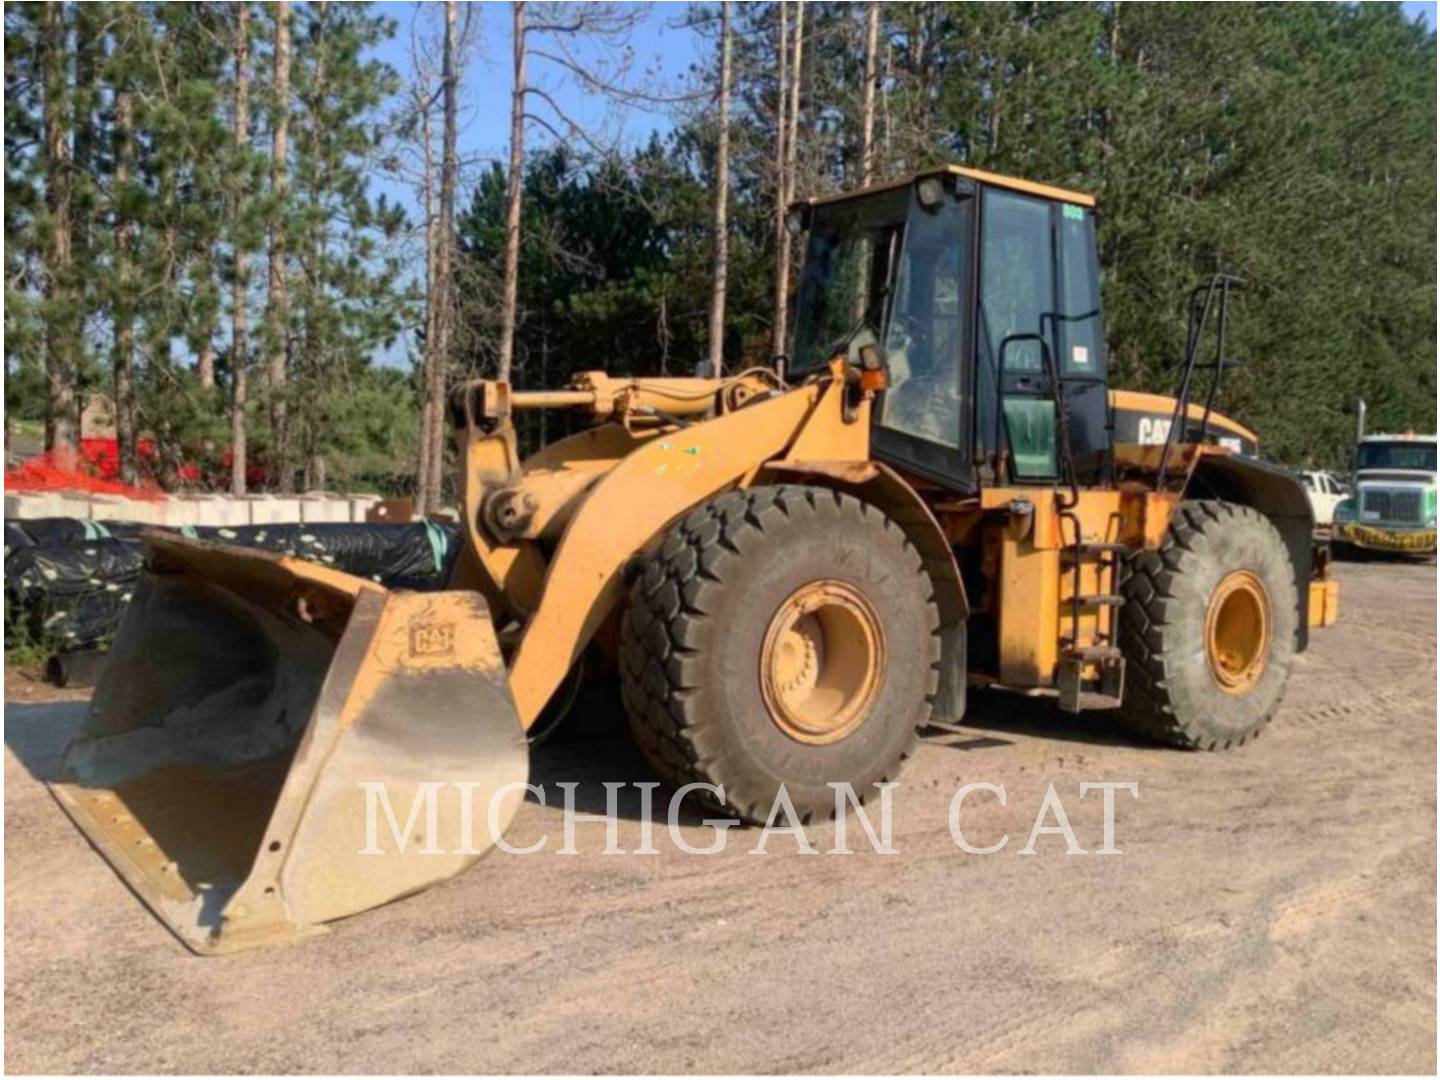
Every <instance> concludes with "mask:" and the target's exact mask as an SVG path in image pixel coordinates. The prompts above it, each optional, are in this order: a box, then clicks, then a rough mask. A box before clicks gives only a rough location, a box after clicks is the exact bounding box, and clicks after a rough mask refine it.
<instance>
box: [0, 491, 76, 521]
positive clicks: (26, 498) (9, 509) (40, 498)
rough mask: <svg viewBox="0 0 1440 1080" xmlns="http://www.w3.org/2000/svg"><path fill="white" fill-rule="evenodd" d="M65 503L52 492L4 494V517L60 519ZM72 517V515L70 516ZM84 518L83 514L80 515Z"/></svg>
mask: <svg viewBox="0 0 1440 1080" xmlns="http://www.w3.org/2000/svg"><path fill="white" fill-rule="evenodd" d="M64 505H65V502H64V500H63V499H61V497H60V495H59V493H58V492H54V491H16V492H9V491H7V492H6V493H5V516H6V517H7V518H28V519H30V520H32V521H33V520H34V519H35V518H45V517H61V516H62V514H61V510H62V508H63V507H64ZM71 516H73V515H71ZM80 516H81V517H85V516H86V515H85V514H81V515H80Z"/></svg>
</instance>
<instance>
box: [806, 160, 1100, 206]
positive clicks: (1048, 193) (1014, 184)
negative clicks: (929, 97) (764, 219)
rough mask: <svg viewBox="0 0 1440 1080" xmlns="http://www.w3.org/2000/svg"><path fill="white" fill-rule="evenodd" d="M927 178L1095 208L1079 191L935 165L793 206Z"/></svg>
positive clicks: (855, 195) (851, 196) (836, 199)
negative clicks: (962, 179)
mask: <svg viewBox="0 0 1440 1080" xmlns="http://www.w3.org/2000/svg"><path fill="white" fill-rule="evenodd" d="M928 176H963V177H965V178H966V179H967V180H973V181H975V182H976V183H977V184H989V185H990V186H991V187H1000V188H1008V189H1010V190H1011V191H1020V192H1023V193H1025V194H1026V195H1038V196H1039V197H1040V198H1042V199H1054V200H1055V201H1057V202H1066V203H1072V204H1074V205H1076V206H1094V205H1095V196H1093V195H1087V194H1085V193H1084V192H1083V191H1071V190H1069V189H1068V188H1059V187H1052V186H1051V185H1049V184H1038V183H1036V182H1035V181H1033V180H1022V179H1020V178H1019V177H1017V176H1005V175H1003V174H1002V173H993V172H986V171H985V170H984V169H972V168H969V167H968V166H965V165H937V166H935V167H933V168H930V169H922V170H921V171H919V172H914V173H910V174H909V175H908V176H901V177H897V178H895V179H893V180H885V181H883V182H881V183H878V184H871V185H870V186H869V187H863V188H857V189H854V190H850V191H837V192H835V193H834V194H831V195H817V196H814V197H813V198H809V199H801V200H799V201H798V202H797V203H796V204H795V205H797V206H823V205H825V204H826V203H834V202H842V201H844V200H846V199H856V198H859V197H860V196H862V195H873V194H875V193H876V192H879V191H893V190H894V189H895V188H901V187H908V186H909V185H910V184H913V183H915V182H916V181H917V180H923V179H925V178H926V177H928Z"/></svg>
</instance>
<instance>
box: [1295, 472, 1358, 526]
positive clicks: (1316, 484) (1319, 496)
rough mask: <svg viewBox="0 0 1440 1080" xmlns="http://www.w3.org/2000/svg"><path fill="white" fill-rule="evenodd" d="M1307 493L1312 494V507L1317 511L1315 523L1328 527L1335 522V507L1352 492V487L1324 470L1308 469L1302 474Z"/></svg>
mask: <svg viewBox="0 0 1440 1080" xmlns="http://www.w3.org/2000/svg"><path fill="white" fill-rule="evenodd" d="M1300 476H1301V480H1302V482H1303V484H1304V486H1305V494H1307V495H1309V496H1310V509H1311V510H1313V511H1314V513H1315V524H1316V525H1318V526H1321V527H1324V528H1328V527H1329V526H1330V525H1332V524H1334V522H1335V507H1337V506H1339V505H1340V503H1342V502H1343V501H1344V500H1345V499H1346V498H1347V497H1348V496H1349V494H1350V489H1349V488H1348V487H1346V486H1345V485H1344V484H1343V483H1341V482H1340V481H1339V480H1337V479H1336V478H1335V477H1334V476H1332V475H1331V474H1330V473H1328V472H1324V471H1323V470H1311V469H1307V470H1305V471H1304V472H1302V473H1301V474H1300Z"/></svg>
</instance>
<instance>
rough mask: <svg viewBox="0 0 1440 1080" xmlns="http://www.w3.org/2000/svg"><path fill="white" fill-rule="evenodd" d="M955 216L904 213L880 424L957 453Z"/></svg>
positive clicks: (948, 208)
mask: <svg viewBox="0 0 1440 1080" xmlns="http://www.w3.org/2000/svg"><path fill="white" fill-rule="evenodd" d="M963 224H964V222H963V218H962V215H961V211H960V208H959V207H958V205H957V204H955V203H954V202H951V201H948V200H947V202H946V203H945V204H944V205H943V206H942V207H940V208H937V209H936V210H933V211H928V210H924V209H917V210H915V211H913V212H912V214H911V219H910V224H909V227H908V228H907V230H906V234H905V245H904V248H903V249H902V251H901V255H900V265H899V269H898V273H897V275H896V279H895V295H894V297H893V299H892V301H891V305H890V322H889V325H888V326H887V328H886V333H885V342H884V344H885V358H886V364H887V366H888V368H889V372H890V388H889V390H888V391H887V392H886V394H885V399H884V403H883V405H882V407H881V415H880V423H881V425H883V426H884V427H887V428H890V429H891V430H893V431H898V432H901V433H903V434H905V435H909V436H913V437H914V438H917V439H923V440H925V441H926V442H930V443H936V444H939V445H941V446H945V447H949V448H951V449H958V448H959V446H960V435H961V426H962V415H961V413H962V407H961V400H962V397H961V378H960V375H961V372H960V361H961V357H962V355H963V346H964V342H965V340H966V335H967V334H968V333H969V322H970V320H969V318H968V307H969V305H968V303H967V296H966V290H965V280H966V277H965V273H964V266H965V264H964V262H963V261H962V259H963V256H964V254H965V252H966V251H967V250H968V245H967V244H966V243H965V239H966V237H965V233H964V231H963Z"/></svg>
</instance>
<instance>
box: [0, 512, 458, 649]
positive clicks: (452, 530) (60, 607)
mask: <svg viewBox="0 0 1440 1080" xmlns="http://www.w3.org/2000/svg"><path fill="white" fill-rule="evenodd" d="M12 524H13V525H14V526H15V528H14V529H13V530H12V528H11V526H12ZM142 528H144V526H137V525H133V524H130V523H112V522H82V521H78V520H76V519H73V518H40V519H35V520H33V521H32V520H26V521H23V522H8V521H7V522H6V530H5V534H6V553H5V619H6V634H7V636H9V635H18V634H24V635H26V636H27V637H28V638H29V640H31V641H35V642H39V643H43V644H45V645H47V646H49V647H51V648H55V649H58V650H62V651H63V650H70V649H76V648H84V647H89V646H93V645H95V644H96V643H99V642H103V641H105V640H106V639H108V638H109V637H110V636H111V635H113V634H114V632H115V629H116V628H117V627H118V626H119V623H120V617H121V615H122V614H123V612H124V609H125V604H126V603H127V602H128V601H129V599H130V594H131V592H132V591H133V589H134V585H135V582H136V580H137V578H138V577H139V575H140V572H141V570H142V568H143V563H144V556H145V546H144V544H143V543H141V542H140V541H139V539H138V536H139V532H140V530H141V529H142ZM100 530H103V533H104V535H98V534H99V532H100ZM164 531H172V532H179V533H181V534H183V535H186V536H190V537H193V538H195V539H200V540H213V541H217V542H219V543H224V544H235V545H237V546H241V547H255V548H263V549H265V550H267V551H276V552H281V553H284V554H287V555H294V556H297V557H299V558H303V559H308V560H310V561H312V562H317V563H322V564H324V565H326V566H333V567H335V568H336V569H337V570H343V571H345V572H346V573H349V574H355V575H356V576H358V577H365V578H369V579H370V580H372V581H378V582H380V583H381V584H383V585H385V586H386V587H389V588H403V589H422V590H423V589H438V588H440V587H442V586H443V585H444V583H445V581H446V580H447V579H448V578H449V575H450V568H451V566H452V565H453V563H454V560H455V556H456V555H457V553H458V552H459V544H460V530H459V527H458V526H457V525H453V524H440V523H435V522H413V523H408V524H405V523H402V524H348V523H325V524H314V525H303V524H287V525H247V526H240V527H236V528H219V527H200V528H185V529H179V530H164ZM12 535H13V536H14V542H13V543H12V540H11V538H12ZM26 541H28V542H26ZM10 640H16V638H11V639H10Z"/></svg>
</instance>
